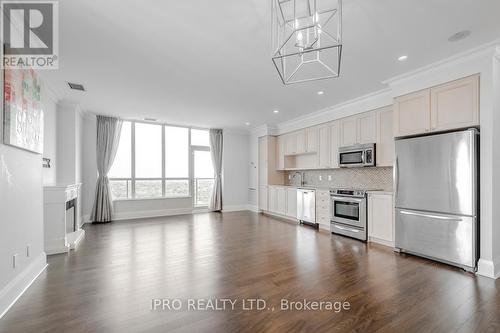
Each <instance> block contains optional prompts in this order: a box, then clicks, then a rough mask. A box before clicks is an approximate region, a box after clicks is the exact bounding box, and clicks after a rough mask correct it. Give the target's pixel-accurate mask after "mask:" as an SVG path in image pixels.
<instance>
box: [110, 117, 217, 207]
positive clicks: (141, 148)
mask: <svg viewBox="0 0 500 333" xmlns="http://www.w3.org/2000/svg"><path fill="white" fill-rule="evenodd" d="M108 176H109V179H110V183H111V191H112V194H113V198H114V199H133V198H137V199H147V198H162V197H165V198H173V197H189V196H191V194H193V203H194V205H195V206H206V205H207V204H208V200H209V198H210V194H211V192H212V188H213V182H214V171H213V167H212V160H211V156H210V147H209V133H208V130H203V129H190V128H186V127H176V126H167V125H159V124H151V123H142V122H129V121H126V122H124V123H123V127H122V132H121V136H120V143H119V146H118V152H117V154H116V157H115V160H114V162H113V166H112V167H111V170H110V171H109V174H108Z"/></svg>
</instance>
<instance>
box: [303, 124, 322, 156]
mask: <svg viewBox="0 0 500 333" xmlns="http://www.w3.org/2000/svg"><path fill="white" fill-rule="evenodd" d="M318 136H319V132H318V127H311V128H308V129H306V152H307V153H316V152H318V140H319V137H318Z"/></svg>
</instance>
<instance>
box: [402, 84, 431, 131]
mask: <svg viewBox="0 0 500 333" xmlns="http://www.w3.org/2000/svg"><path fill="white" fill-rule="evenodd" d="M430 108H431V104H430V90H429V89H425V90H421V91H417V92H414V93H411V94H408V95H404V96H400V97H397V98H396V99H395V100H394V136H395V137H398V136H405V135H413V134H421V133H427V132H429V131H430V129H431V116H430V114H431V113H430Z"/></svg>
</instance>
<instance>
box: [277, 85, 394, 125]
mask: <svg viewBox="0 0 500 333" xmlns="http://www.w3.org/2000/svg"><path fill="white" fill-rule="evenodd" d="M391 104H392V95H391V89H389V88H385V89H381V90H378V91H375V92H372V93H369V94H366V95H363V96H360V97H356V98H354V99H351V100H348V101H345V102H342V103H339V104H336V105H333V106H330V107H328V108H325V109H322V110H319V111H316V112H312V113H308V114H306V115H304V116H300V117H297V118H294V119H291V120H288V121H285V122H282V123H279V124H278V126H277V127H278V134H284V133H288V132H292V131H296V130H299V129H302V128H305V127H310V126H316V125H319V124H322V123H326V122H330V121H333V120H337V119H340V118H345V117H348V116H352V115H355V114H358V113H362V112H366V111H370V110H375V109H378V108H381V107H385V106H388V105H391Z"/></svg>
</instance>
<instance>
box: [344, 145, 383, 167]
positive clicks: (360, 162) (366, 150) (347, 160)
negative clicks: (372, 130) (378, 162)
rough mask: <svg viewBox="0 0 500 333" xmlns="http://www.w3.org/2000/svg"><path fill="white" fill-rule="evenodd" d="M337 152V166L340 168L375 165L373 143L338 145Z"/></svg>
mask: <svg viewBox="0 0 500 333" xmlns="http://www.w3.org/2000/svg"><path fill="white" fill-rule="evenodd" d="M338 154H339V156H338V158H339V166H340V167H341V168H355V167H367V166H375V144H374V143H368V144H362V145H355V146H348V147H340V148H339V149H338Z"/></svg>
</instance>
